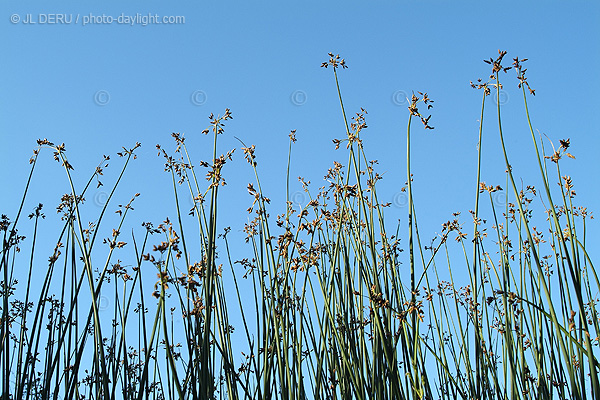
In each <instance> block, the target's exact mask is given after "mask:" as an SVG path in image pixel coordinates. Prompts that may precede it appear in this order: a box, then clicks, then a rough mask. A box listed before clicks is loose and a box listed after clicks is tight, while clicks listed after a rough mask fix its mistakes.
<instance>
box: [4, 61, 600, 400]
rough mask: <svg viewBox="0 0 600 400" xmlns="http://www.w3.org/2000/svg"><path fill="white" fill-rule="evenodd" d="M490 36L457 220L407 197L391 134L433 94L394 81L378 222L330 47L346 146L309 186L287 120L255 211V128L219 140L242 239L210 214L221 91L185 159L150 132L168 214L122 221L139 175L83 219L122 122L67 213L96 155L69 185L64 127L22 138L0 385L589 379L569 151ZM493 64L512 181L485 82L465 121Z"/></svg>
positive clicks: (170, 389) (592, 344) (168, 392)
mask: <svg viewBox="0 0 600 400" xmlns="http://www.w3.org/2000/svg"><path fill="white" fill-rule="evenodd" d="M505 56H506V52H504V51H499V54H498V56H497V57H496V58H490V59H489V60H486V61H485V62H486V63H487V64H489V65H490V67H491V68H492V71H491V75H490V76H489V79H488V80H486V81H483V80H478V81H477V82H476V83H471V85H472V87H473V88H475V89H479V90H480V91H481V96H482V103H481V117H480V127H479V140H478V147H477V148H478V155H477V156H478V162H477V171H476V174H475V175H476V176H474V177H472V178H473V179H474V181H473V192H472V194H473V195H474V199H475V204H474V206H473V208H472V210H471V211H470V212H469V214H470V217H469V223H472V224H473V225H472V228H471V229H472V230H471V234H469V233H468V232H467V230H466V229H465V228H464V226H463V225H464V224H463V223H462V222H461V221H460V218H459V214H460V213H455V214H454V215H453V217H452V219H451V220H449V221H448V222H446V223H444V224H443V225H442V230H441V232H440V234H439V235H437V236H436V237H435V238H434V240H433V241H432V242H431V243H428V244H427V245H425V244H423V243H424V242H425V240H424V239H423V238H422V234H421V233H420V232H419V226H418V219H417V211H418V207H417V205H416V204H415V202H414V200H413V199H414V190H415V188H414V187H413V179H414V178H413V174H412V172H411V171H412V168H413V165H412V164H411V135H413V134H418V133H417V132H414V127H413V122H415V121H416V122H417V123H418V122H419V121H420V122H421V123H422V125H423V126H424V128H425V130H433V127H432V126H431V125H430V119H431V116H430V115H426V114H428V112H429V110H430V109H431V108H432V107H433V100H432V99H431V98H429V96H428V94H427V93H426V92H415V93H414V94H412V96H411V98H410V99H408V100H409V104H410V105H409V107H408V115H407V117H408V118H407V126H406V146H407V147H406V163H407V164H406V182H401V183H399V184H398V183H397V182H396V183H393V184H394V185H395V186H397V187H399V188H401V189H400V190H402V191H403V192H404V193H405V194H406V197H407V215H406V216H405V217H403V218H401V219H400V223H398V225H395V226H394V225H390V224H389V219H388V217H386V215H389V214H390V213H389V212H387V213H386V211H387V210H386V208H387V207H389V206H390V203H383V202H382V201H381V199H380V198H379V197H378V195H377V187H378V185H380V184H379V183H378V181H380V180H381V178H382V176H381V175H380V174H379V173H378V172H377V171H376V168H377V162H376V161H370V160H369V158H368V157H367V153H366V150H365V148H364V146H363V135H364V131H365V130H366V128H367V124H366V118H367V112H366V111H365V110H364V109H362V108H360V110H359V112H357V113H356V114H355V115H354V116H353V117H352V118H348V113H347V112H346V109H345V104H344V101H343V96H342V90H341V87H340V82H339V77H338V73H339V72H340V71H341V70H343V69H345V68H346V67H347V65H346V62H345V60H344V59H341V58H340V56H339V55H334V54H329V59H328V60H327V61H326V62H324V63H323V64H322V67H324V68H326V69H329V70H332V73H333V77H334V81H335V90H336V92H337V97H338V98H339V104H340V108H341V112H342V123H343V126H344V128H345V133H346V134H345V137H343V138H334V139H333V143H334V145H335V148H336V150H338V151H341V152H344V153H345V156H346V157H347V158H346V162H345V165H343V164H342V163H340V162H337V161H334V163H333V166H332V167H331V168H330V169H329V170H328V171H327V173H326V175H325V177H324V181H323V185H322V186H321V187H319V188H318V189H314V188H313V187H312V186H311V185H310V183H309V182H308V181H305V180H304V179H301V180H300V181H301V184H302V186H303V188H304V190H305V192H306V196H307V198H308V199H309V201H308V202H307V204H306V205H304V206H301V207H298V205H297V204H294V203H293V202H292V201H291V196H290V186H291V185H290V169H291V163H292V160H294V157H292V149H293V144H294V142H296V132H295V131H291V133H290V134H289V139H290V142H289V157H288V165H287V182H286V187H287V199H286V202H285V204H284V205H283V207H282V209H281V210H280V214H278V215H275V217H272V216H271V214H270V213H271V211H270V210H271V208H275V209H276V206H272V205H271V204H270V203H271V201H270V199H269V198H268V197H267V195H266V193H265V192H264V191H263V186H262V185H261V180H260V167H259V164H258V157H257V149H256V147H255V146H254V145H246V144H245V143H244V142H243V141H242V140H239V141H240V147H241V152H242V153H243V156H244V158H245V160H246V161H247V162H248V164H249V168H250V170H251V171H252V173H253V174H254V182H251V183H249V184H248V186H247V191H248V194H249V200H248V204H249V207H248V208H247V212H248V216H249V217H248V221H247V222H246V223H245V224H244V227H243V232H244V235H245V241H242V243H239V242H238V240H237V238H233V239H232V238H231V237H230V235H229V233H230V228H229V227H223V226H220V225H219V221H220V219H219V217H218V216H219V215H220V205H221V204H222V201H220V196H219V194H220V192H219V190H220V188H221V187H222V186H223V185H225V176H226V175H224V172H223V170H224V167H225V165H226V164H228V163H230V162H232V160H233V155H234V150H230V151H228V152H226V153H225V154H219V152H218V149H219V145H218V138H219V135H221V134H224V132H225V123H226V122H227V121H228V120H230V119H232V113H231V111H230V110H229V109H227V110H226V111H225V113H224V114H223V115H213V114H211V115H210V117H209V127H208V128H207V129H205V130H204V131H203V133H204V134H205V135H207V136H211V137H212V138H211V139H212V144H213V147H212V158H211V161H210V162H206V161H201V162H199V163H197V164H195V163H194V162H193V161H192V155H191V154H190V152H188V148H187V146H186V141H185V137H184V136H183V135H182V134H179V133H173V135H172V136H173V139H174V141H175V149H174V151H172V152H169V151H167V150H166V149H165V148H163V147H162V146H160V145H157V146H156V147H157V151H158V154H159V155H161V156H162V157H163V159H164V165H165V171H166V173H167V174H169V176H170V179H171V183H172V192H173V200H174V213H173V215H174V216H173V217H172V219H170V218H166V219H164V221H162V222H161V223H160V224H158V225H156V226H155V225H154V224H152V223H150V222H144V223H143V224H142V225H143V229H142V231H141V233H140V230H137V231H136V230H134V231H133V232H132V234H131V236H130V237H129V236H127V237H126V235H125V234H124V233H123V232H124V231H123V229H124V227H125V226H126V225H125V220H126V217H127V216H128V215H129V214H130V212H131V211H132V210H133V206H132V205H133V204H134V200H135V199H136V198H137V197H138V195H139V194H135V195H134V196H133V197H132V198H131V200H130V201H129V202H127V203H125V204H124V205H119V206H118V207H117V208H116V215H117V217H118V219H117V220H116V222H114V223H115V226H114V227H112V228H109V229H108V232H112V233H110V235H109V236H107V237H105V238H104V239H102V240H101V239H99V236H98V234H99V232H105V231H107V230H106V229H105V228H104V225H103V223H104V222H105V219H106V218H105V215H106V212H107V211H108V210H109V205H110V207H113V206H112V204H113V202H112V200H113V197H114V195H115V193H116V192H117V187H118V186H119V183H120V181H121V179H122V177H123V176H124V174H125V171H126V169H127V167H128V165H129V163H130V162H131V161H132V160H134V159H135V158H136V155H135V152H136V150H137V149H138V147H139V146H140V144H139V143H136V144H135V145H134V146H132V147H131V148H128V149H127V148H124V149H123V151H121V152H120V153H118V156H119V158H120V159H121V160H122V166H121V170H120V173H119V174H118V176H117V178H116V180H115V182H114V183H113V185H112V186H111V188H110V189H109V190H108V193H109V194H108V199H107V201H106V202H105V204H104V205H103V207H102V209H101V211H100V213H99V215H97V216H96V218H95V219H94V220H93V221H92V222H89V223H87V225H85V224H84V219H83V218H84V215H85V214H84V213H83V211H82V209H83V208H84V207H85V206H84V204H85V203H84V202H85V195H86V194H87V193H89V190H90V187H92V186H93V184H94V182H96V183H97V185H98V186H99V185H101V184H102V183H101V181H100V179H101V178H103V171H104V169H105V168H106V167H107V166H108V162H109V160H110V158H109V157H104V158H103V159H102V161H101V163H100V164H99V165H98V167H97V168H96V170H95V171H94V172H93V174H92V175H91V177H90V178H89V180H88V181H87V183H86V184H85V185H84V187H83V188H81V189H79V190H78V189H77V188H76V187H75V186H76V185H75V183H74V182H75V181H74V179H73V178H72V170H73V167H72V166H71V164H70V163H69V161H68V159H67V156H66V150H65V146H64V144H61V145H57V144H54V143H52V142H50V141H49V140H47V139H41V140H38V148H37V149H36V150H35V151H34V155H33V157H32V158H31V160H30V163H31V172H30V174H29V178H28V181H27V182H26V185H25V190H24V194H23V197H22V200H21V203H20V207H19V210H18V211H17V213H16V215H15V217H14V218H13V219H12V221H11V220H10V219H9V218H8V217H7V216H6V215H2V220H1V221H0V229H1V231H2V234H3V249H2V260H1V265H0V271H1V273H2V277H1V284H0V286H1V289H0V290H1V295H2V305H1V307H2V309H1V310H2V311H1V314H2V320H1V324H0V338H1V342H0V363H2V369H1V370H0V377H1V379H0V380H1V382H2V383H1V385H2V390H1V391H0V392H1V393H2V398H3V399H5V400H8V399H67V398H68V399H71V398H81V399H121V398H122V399H165V398H167V399H216V398H228V399H238V398H243V399H272V398H277V399H279V398H285V399H313V398H318V399H330V398H331V399H333V398H335V399H454V398H462V399H506V400H508V399H511V400H512V399H540V398H543V399H552V398H556V399H567V398H568V399H588V398H591V399H600V384H599V382H598V367H599V365H598V359H597V355H598V345H599V342H600V333H599V318H598V314H597V309H596V303H597V301H598V300H597V299H598V290H599V289H600V282H599V281H598V276H597V274H596V271H595V268H594V264H593V261H592V259H591V257H590V255H589V254H588V252H587V251H586V230H587V228H586V224H587V223H588V220H590V219H592V218H593V217H592V215H591V212H588V210H587V209H586V208H585V207H580V206H577V205H576V202H575V191H574V183H573V179H572V178H571V177H570V176H567V175H564V173H563V172H562V169H561V168H562V163H563V159H564V158H565V157H566V158H574V156H573V155H571V154H570V153H569V146H570V141H569V139H562V140H560V142H559V143H560V145H558V146H556V147H554V146H553V145H552V146H550V145H549V144H551V143H552V142H550V141H547V140H544V138H543V137H538V136H536V134H535V132H534V129H533V123H532V121H531V119H530V115H529V108H528V101H529V100H530V98H531V96H532V95H535V91H534V90H533V89H532V88H531V87H530V85H529V82H528V80H527V78H526V76H525V72H526V69H525V68H524V67H523V65H524V64H523V63H524V62H525V61H526V60H524V59H518V58H515V59H514V60H513V63H512V65H510V66H505V65H504V64H503V62H504V57H505ZM509 71H513V72H515V73H516V78H517V80H516V83H517V85H518V87H519V89H520V90H521V91H522V95H523V107H524V111H525V112H524V115H525V118H526V121H527V124H528V126H529V131H530V134H531V140H532V144H533V146H532V149H533V153H532V155H531V157H532V158H533V159H534V160H535V161H536V163H537V165H538V167H539V176H540V182H541V189H537V188H536V187H534V186H533V185H529V186H525V187H522V186H520V185H518V184H517V181H518V177H519V175H518V174H519V171H516V170H515V171H513V168H512V166H511V164H510V161H509V153H508V151H507V148H506V146H505V132H504V131H503V128H502V122H503V118H504V117H503V115H502V106H501V102H499V101H497V102H496V104H494V106H495V113H496V114H497V122H492V123H487V121H486V124H484V116H485V115H486V113H485V112H484V111H485V109H486V106H489V102H490V100H489V98H490V97H491V96H490V95H491V94H493V93H494V92H495V94H496V98H499V97H500V90H501V89H502V87H503V83H501V77H502V78H503V77H504V74H505V73H508V72H509ZM488 124H489V125H492V126H491V127H489V128H488V127H487V126H488ZM400 131H401V130H400V129H399V132H400ZM491 134H498V135H499V139H500V144H501V151H502V154H503V156H504V165H501V166H500V167H501V168H503V169H505V170H506V180H505V182H503V185H504V186H505V187H506V188H507V189H506V190H505V194H506V197H507V198H508V199H509V201H507V202H506V205H505V207H504V210H502V212H500V210H499V208H498V207H497V206H496V205H495V204H494V195H495V194H496V193H497V192H499V191H504V189H502V188H501V187H500V185H498V184H486V183H485V182H484V180H483V178H482V165H483V163H484V158H483V157H482V148H483V147H484V146H483V144H484V138H485V137H486V136H488V135H491ZM511 134H512V133H511ZM550 147H551V150H550ZM45 149H51V151H53V154H54V159H55V160H56V161H58V162H59V163H60V164H61V165H62V167H63V169H64V171H65V175H66V180H67V182H68V184H69V187H70V192H69V193H67V194H65V195H64V196H63V197H62V199H61V202H60V204H59V206H58V207H57V211H58V212H59V214H60V215H61V226H56V227H53V229H56V232H57V239H56V245H55V249H54V251H53V253H52V254H51V255H50V257H49V259H48V260H47V261H40V260H38V258H39V257H38V253H39V251H36V248H37V246H38V245H37V244H36V243H37V241H38V240H39V239H38V238H39V237H40V235H41V234H40V229H41V224H43V221H42V220H43V219H44V218H45V215H44V213H43V206H42V204H39V205H38V206H36V207H35V208H34V210H33V212H32V213H31V214H29V218H30V219H31V220H32V223H33V225H32V226H31V227H30V228H29V229H31V232H30V233H29V232H28V233H27V235H22V234H21V232H19V230H18V228H17V227H18V226H21V225H22V223H21V222H20V221H21V219H22V215H23V212H24V205H25V204H26V198H27V194H28V192H29V190H30V184H31V182H32V177H33V175H34V172H35V167H36V164H37V160H38V157H39V156H40V154H41V152H42V151H43V150H45ZM201 170H205V177H202V176H200V175H202V174H204V172H200V171H201ZM552 182H555V183H558V190H556V186H555V185H554V184H553V183H552ZM187 197H191V198H193V205H192V207H191V209H187V208H186V207H185V206H184V203H185V202H184V200H183V199H185V198H187ZM244 208H245V206H244ZM111 210H112V208H111ZM538 214H541V219H540V216H538ZM487 216H489V217H487ZM488 220H489V222H488ZM537 221H542V223H545V224H546V226H545V227H544V228H538V227H536V225H535V224H536V223H537ZM101 235H102V234H101ZM25 236H28V238H27V239H26V237H25ZM232 240H233V241H232ZM401 240H402V241H401ZM244 242H245V243H244ZM25 246H27V247H28V249H29V251H28V252H27V251H23V249H24V248H25ZM404 250H406V252H405V253H403V251H404ZM117 254H118V256H117ZM243 254H246V256H243ZM122 255H123V256H122ZM240 255H242V256H240ZM457 255H458V256H457ZM117 257H119V258H125V257H127V259H128V260H130V262H127V263H125V262H123V261H121V260H120V259H119V258H117ZM152 270H154V271H152ZM154 276H156V278H153V277H154ZM103 298H104V299H106V298H109V299H111V301H110V304H111V306H112V310H111V311H110V313H111V318H110V319H108V318H106V314H102V315H101V313H100V311H99V309H100V308H101V304H100V303H101V302H102V299H103Z"/></svg>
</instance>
